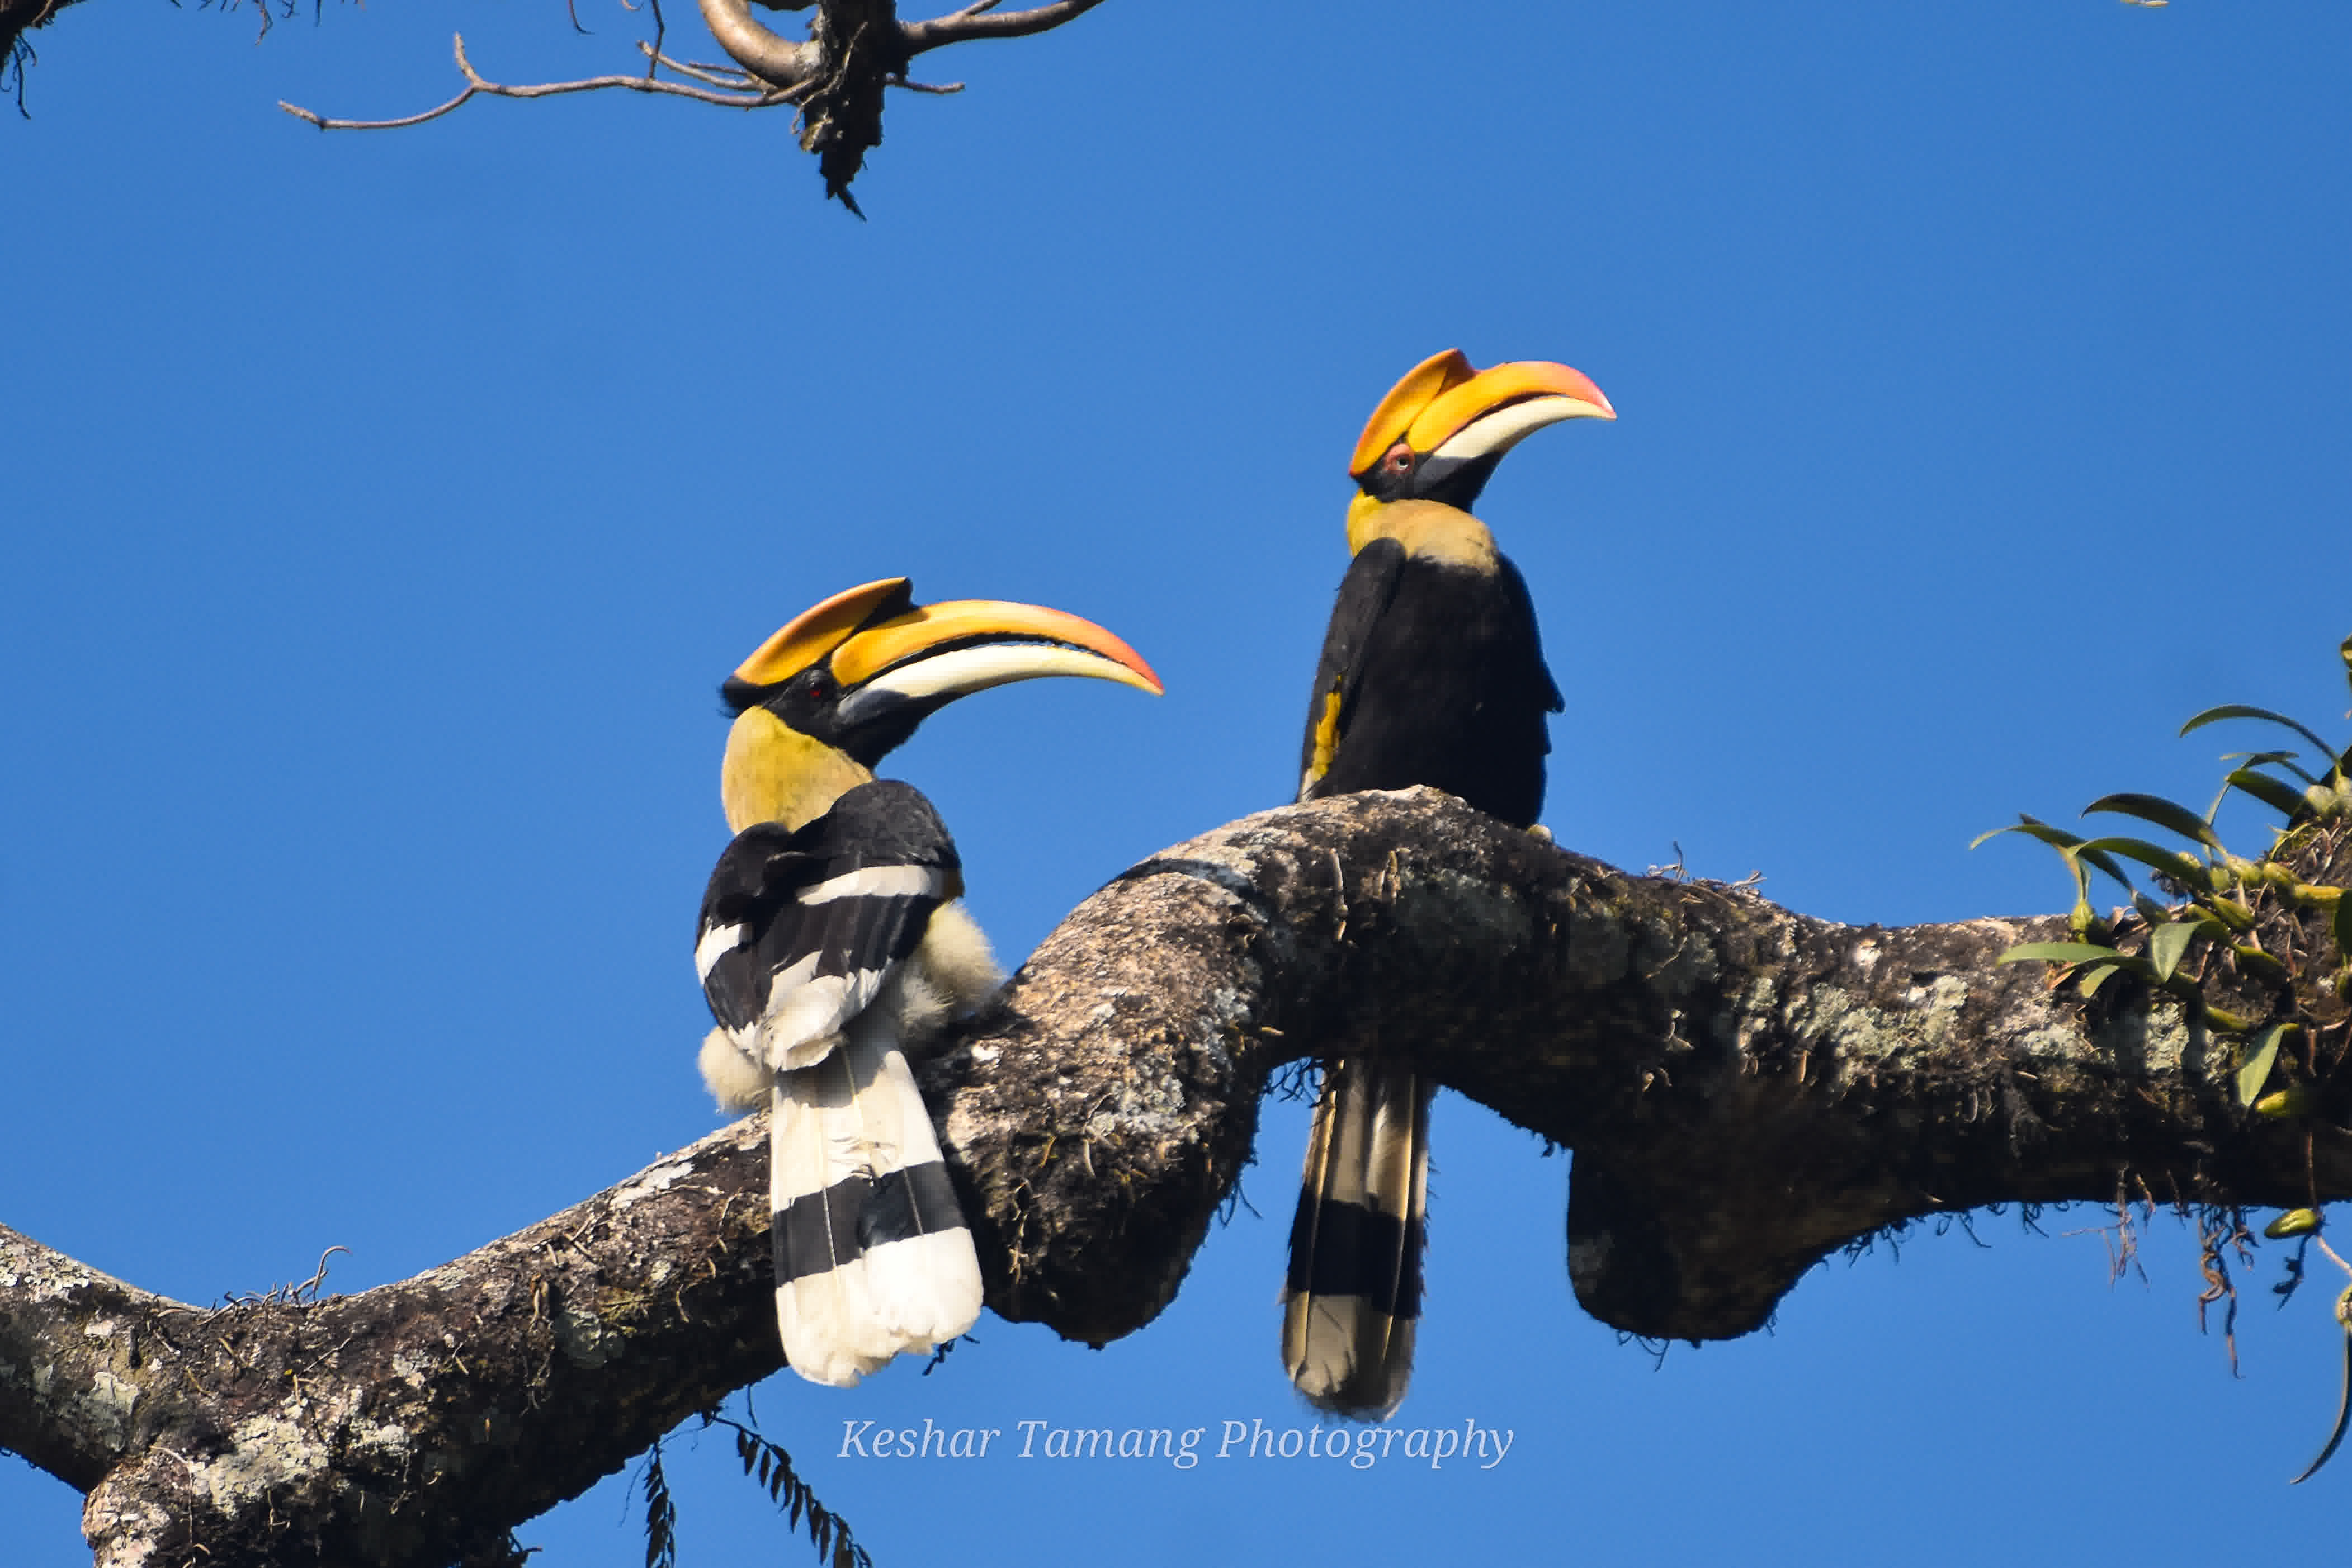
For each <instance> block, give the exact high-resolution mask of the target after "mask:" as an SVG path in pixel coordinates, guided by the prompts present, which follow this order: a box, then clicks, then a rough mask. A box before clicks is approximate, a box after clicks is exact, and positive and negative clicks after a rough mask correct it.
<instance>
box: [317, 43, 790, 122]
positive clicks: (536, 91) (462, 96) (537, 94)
mask: <svg viewBox="0 0 2352 1568" xmlns="http://www.w3.org/2000/svg"><path fill="white" fill-rule="evenodd" d="M456 41H457V68H458V69H459V70H461V71H463V72H464V73H465V75H466V90H465V91H463V92H461V93H459V94H458V95H457V97H455V98H453V99H451V100H449V101H448V102H446V103H444V104H440V105H438V106H436V107H435V108H432V109H428V110H425V111H424V112H423V113H421V114H410V115H404V116H403V117H402V118H400V119H398V120H331V119H329V118H328V117H327V116H325V115H323V114H319V113H316V112H314V111H313V110H308V109H300V108H297V107H296V106H295V105H293V104H290V103H288V102H286V101H284V100H279V101H278V108H280V109H282V110H285V111H286V112H287V113H289V114H290V115H293V116H294V117H295V118H296V119H298V120H307V121H310V123H311V124H313V125H315V126H317V127H318V128H319V129H320V130H321V131H396V130H399V129H400V128H401V127H403V126H408V125H422V124H424V123H425V121H428V120H438V119H439V118H441V116H443V115H445V114H446V113H448V112H449V111H450V110H454V109H456V108H457V107H458V106H460V105H461V104H463V103H464V102H465V101H466V100H467V99H470V98H472V97H473V96H474V95H475V94H476V93H488V94H490V95H491V96H492V97H495V98H551V97H553V96H555V95H556V94H558V93H566V92H594V91H597V90H598V89H604V88H622V89H626V90H628V91H630V92H653V93H661V94H664V95H666V96H668V97H671V98H686V99H691V100H694V101H695V102H697V103H716V104H719V105H722V106H724V107H726V108H730V109H769V108H772V107H774V106H775V105H777V104H780V103H791V102H793V101H794V100H796V99H798V98H799V97H800V96H801V91H802V89H793V88H779V89H767V90H763V91H760V92H751V91H749V90H746V91H743V92H712V91H709V90H708V89H704V88H698V87H688V86H685V85H684V84H682V83H679V82H674V81H663V80H661V79H658V78H656V77H653V76H651V75H646V76H637V75H635V73H632V74H630V75H628V76H597V77H586V78H583V79H581V80H578V81H547V82H533V83H530V84H528V85H526V86H520V87H513V86H508V85H506V84H504V83H501V82H494V81H489V80H487V79H484V78H483V77H482V76H481V75H480V74H479V73H478V72H477V71H476V70H475V69H474V68H473V65H472V63H471V62H470V61H468V60H467V58H466V39H465V36H464V35H463V34H460V35H458V36H457V40H456Z"/></svg>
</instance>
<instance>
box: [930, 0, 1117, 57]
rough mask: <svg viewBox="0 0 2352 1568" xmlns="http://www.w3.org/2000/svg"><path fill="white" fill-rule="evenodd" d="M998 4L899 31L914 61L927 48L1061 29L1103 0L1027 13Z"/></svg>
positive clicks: (1075, 0)
mask: <svg viewBox="0 0 2352 1568" xmlns="http://www.w3.org/2000/svg"><path fill="white" fill-rule="evenodd" d="M996 4H997V0H980V4H978V5H967V6H965V7H964V8H963V9H962V10H961V11H951V12H950V13H949V14H948V15H946V16H934V17H932V18H931V19H930V20H929V21H928V22H903V23H900V24H899V26H898V32H899V35H900V36H901V37H904V38H905V39H906V41H907V53H908V56H909V57H910V58H911V57H913V56H915V55H919V54H921V53H922V52H923V51H924V50H926V49H936V48H939V47H940V46H942V45H945V44H961V43H962V42H964V41H965V40H966V39H968V38H1021V37H1028V36H1029V35H1030V34H1032V33H1042V32H1044V31H1045V29H1046V28H1048V27H1058V26H1061V25H1062V24H1063V23H1065V22H1066V21H1068V20H1069V19H1070V18H1071V17H1073V16H1079V15H1082V14H1083V13H1085V12H1087V11H1091V10H1093V9H1094V8H1095V7H1096V6H1097V5H1101V4H1102V0H1057V4H1055V5H1039V6H1036V7H1034V8H1033V9H1031V10H1027V11H999V10H997V9H996Z"/></svg>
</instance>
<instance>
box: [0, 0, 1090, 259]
mask: <svg viewBox="0 0 2352 1568" xmlns="http://www.w3.org/2000/svg"><path fill="white" fill-rule="evenodd" d="M5 3H6V0H0V4H5ZM624 3H626V0H624ZM699 4H700V5H701V9H702V19H703V22H704V24H705V25H706V26H709V29H710V35H711V37H714V38H716V39H717V40H718V42H719V47H721V48H722V49H724V50H726V51H727V55H728V58H730V59H732V60H733V61H734V62H735V64H736V66H737V67H738V68H739V70H738V71H734V72H725V71H722V70H721V69H720V68H714V67H705V66H697V65H688V64H682V63H680V62H679V61H677V60H673V59H671V58H669V57H668V56H667V55H665V54H664V53H662V51H661V39H662V34H661V33H660V32H659V31H657V32H656V37H655V40H654V42H653V44H652V45H650V46H646V45H643V44H641V45H640V46H639V47H640V49H642V50H643V52H644V53H645V55H646V58H647V62H648V63H647V67H646V71H645V73H644V74H643V75H637V74H635V73H632V74H627V75H612V76H597V77H586V78H583V79H578V80H573V81H551V82H535V83H530V84H527V85H517V84H510V83H500V82H493V81H490V80H488V79H487V78H485V77H483V76H482V75H481V73H479V72H478V71H477V70H475V68H474V67H473V64H472V62H470V61H469V60H467V58H466V41H465V39H464V38H463V37H459V38H458V39H457V45H456V53H457V69H458V72H459V73H460V74H461V75H462V76H463V77H464V78H465V79H466V87H465V89H464V90H463V91H461V92H459V93H458V94H457V96H456V97H455V98H452V99H450V100H448V101H447V102H446V103H442V104H438V105H436V106H435V107H434V108H431V109H427V110H420V111H419V112H417V113H415V114H405V115H402V116H399V117H398V118H396V119H392V120H347V119H339V118H332V117H330V116H328V115H323V114H320V113H319V112H317V111H316V110H309V109H300V108H297V107H296V106H295V105H293V104H291V103H288V102H286V101H284V100H279V102H278V108H280V109H282V110H285V111H286V112H287V113H289V114H291V115H293V116H295V117H296V118H298V119H300V120H306V121H310V123H311V124H313V125H315V126H317V127H319V129H320V130H321V131H396V130H399V129H402V128H404V127H406V126H411V125H422V124H424V123H425V121H428V120H438V119H439V118H441V117H442V116H443V115H445V114H448V113H450V112H452V111H453V110H457V109H459V108H462V107H463V106H464V105H465V104H467V102H469V101H471V100H473V99H474V98H476V97H478V96H483V95H487V96H489V97H494V98H552V97H556V96H559V95H561V94H563V93H572V92H596V91H601V90H604V89H609V88H618V89H624V90H626V91H630V92H646V93H656V94H659V95H662V96H664V97H669V98H682V99H686V100H688V101H690V102H696V103H711V104H718V105H719V106H721V107H723V108H728V109H773V108H775V107H777V106H778V105H781V104H790V105H792V106H793V107H794V108H796V109H798V110H800V111H801V133H800V141H801V145H802V146H803V148H805V149H806V150H807V151H809V152H811V153H815V154H816V155H817V160H818V167H819V170H820V172H821V173H822V174H824V183H825V194H826V195H830V196H835V197H837V198H839V199H840V201H841V203H842V205H845V206H846V207H847V208H849V210H850V211H852V212H857V211H858V206H857V203H856V201H855V200H854V199H853V198H852V197H851V196H850V195H849V185H850V182H851V181H853V180H855V179H856V177H857V174H858V172H859V170H860V169H862V168H863V167H864V166H865V159H866V152H867V151H868V150H869V149H871V148H873V147H875V146H877V145H878V144H879V143H880V142H881V140H882V100H883V94H884V89H887V88H892V87H899V88H907V89H911V90H914V91H917V92H926V93H952V92H959V91H961V90H962V86H963V84H962V83H961V82H952V83H947V84H943V85H932V84H927V83H922V82H916V81H910V80H908V77H907V67H908V62H909V61H911V60H912V59H913V58H914V57H915V56H917V55H919V54H922V53H924V52H926V51H927V50H930V49H936V48H940V47H944V46H946V45H948V44H956V43H963V42H965V41H967V40H971V39H975V38H1015V37H1027V36H1028V35H1030V34H1033V33H1042V32H1045V30H1046V29H1048V28H1051V27H1057V26H1061V25H1062V24H1063V23H1064V22H1066V21H1068V20H1070V19H1071V18H1072V17H1074V16H1079V15H1080V14H1082V13H1084V12H1087V11H1090V10H1092V9H1093V8H1094V7H1095V6H1096V5H1099V4H1101V0H1058V3H1057V4H1055V5H1041V6H1037V7H1034V9H1031V10H1026V11H1008V12H999V11H997V10H996V9H995V6H996V4H997V0H981V3H980V4H978V5H971V6H967V7H966V8H964V9H963V10H961V11H956V12H951V13H950V14H949V15H947V16H935V17H933V18H931V19H930V20H929V21H925V22H901V21H899V20H898V15H897V11H896V8H895V5H894V0H799V3H798V4H794V3H792V0H761V4H763V5H770V6H772V8H774V9H779V10H803V9H806V8H808V7H809V6H810V5H814V7H815V10H816V15H815V16H814V18H813V19H812V20H811V22H810V24H809V36H808V37H806V38H804V39H801V40H799V41H794V40H793V39H790V38H786V37H783V36H782V35H781V34H779V33H777V32H775V31H774V30H773V29H772V28H770V27H769V26H767V25H766V24H764V23H762V22H761V21H759V20H758V19H757V18H755V17H754V16H752V15H751V0H699ZM655 22H656V28H657V29H658V28H660V27H661V26H663V24H662V23H661V17H660V8H659V6H658V5H656V7H655ZM663 70H667V71H669V72H670V73H672V75H674V76H677V77H680V78H684V80H679V81H672V80H667V79H664V78H663V77H662V76H661V75H660V74H659V73H660V72H661V71H663ZM695 83H699V84H701V85H699V86H697V85H693V84H695Z"/></svg>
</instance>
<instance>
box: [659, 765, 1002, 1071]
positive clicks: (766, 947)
mask: <svg viewBox="0 0 2352 1568" xmlns="http://www.w3.org/2000/svg"><path fill="white" fill-rule="evenodd" d="M962 890H963V879H962V866H961V861H959V860H958V859H957V858H956V851H955V843H954V841H953V840H952V839H950V837H948V830H947V826H946V825H945V824H943V823H941V822H940V817H939V813H937V812H936V811H934V810H932V809H931V803H930V802H929V801H927V800H925V799H924V798H923V796H922V793H921V792H920V791H919V790H917V789H916V788H915V787H914V786H913V785H911V784H900V783H898V782H897V781H895V780H884V781H878V782H877V783H874V784H860V785H859V786H858V787H857V788H856V789H854V790H851V791H850V792H849V793H847V794H846V795H843V796H842V797H841V798H840V799H839V800H837V801H835V802H834V804H833V809H832V810H830V811H828V812H826V813H825V814H824V816H820V817H818V818H817V819H816V820H815V821H814V822H811V823H809V824H807V825H806V826H803V827H801V828H799V829H798V830H791V829H787V828H785V827H784V826H783V825H782V824H781V823H774V822H763V823H757V824H754V825H753V826H750V827H747V828H745V829H744V830H743V831H742V832H741V833H739V834H737V835H736V836H735V840H734V842H733V843H731V844H730V845H728V846H727V849H726V852H725V853H724V854H722V855H720V856H719V864H718V866H717V867H716V868H714V869H713V870H712V871H711V873H710V885H709V889H707V890H706V891H705V892H704V893H703V897H702V918H701V921H700V923H699V925H698V927H697V930H696V933H695V938H696V939H695V954H694V956H695V967H696V968H697V969H698V970H699V971H700V972H701V975H702V990H703V994H704V995H705V996H706V997H707V998H708V999H709V1003H710V1011H711V1013H712V1015H713V1016H716V1017H717V1018H718V1020H719V1023H720V1024H721V1025H723V1026H725V1027H726V1029H727V1030H728V1032H729V1034H730V1035H731V1036H733V1037H734V1038H735V1043H736V1044H737V1046H738V1047H740V1048H742V1049H743V1050H744V1051H745V1053H746V1054H748V1055H750V1056H751V1057H752V1058H754V1059H757V1060H765V1061H766V1062H767V1063H768V1065H769V1066H771V1067H774V1068H784V1067H796V1066H804V1065H806V1064H805V1063H804V1062H798V1061H792V1060H788V1059H786V1058H788V1056H789V1054H790V1053H791V1052H792V1051H793V1050H794V1049H795V1048H796V1047H801V1046H804V1045H806V1044H808V1043H810V1042H812V1041H814V1040H820V1039H823V1038H825V1037H828V1036H831V1035H834V1034H835V1033H838V1032H839V1031H840V1029H841V1028H842V1027H843V1026H845V1025H846V1024H847V1023H848V1022H849V1020H850V1019H852V1018H854V1017H856V1016H857V1015H858V1014H859V1013H860V1012H861V1011H863V1010H864V1009H865V1008H866V1005H868V1004H869V1003H871V1002H872V1001H873V1000H874V998H875V995H876V994H877V993H878V992H879V991H880V990H881V989H882V986H883V984H885V983H886V982H887V980H888V978H889V975H890V972H891V970H892V969H894V968H895V967H897V965H898V964H899V963H902V962H903V961H904V960H905V959H906V957H907V955H908V953H911V952H914V951H915V948H916V946H917V944H918V943H919V942H921V941H922V939H923V929H924V927H925V926H926V925H928V924H929V921H930V918H931V911H932V910H935V909H937V908H939V906H940V905H941V904H943V903H945V902H947V901H948V900H950V899H953V898H955V897H956V896H957V895H958V894H960V893H961V892H962ZM763 1026H765V1027H764V1028H763ZM762 1035H764V1036H765V1037H766V1038H765V1040H764V1042H762V1041H761V1036H762Z"/></svg>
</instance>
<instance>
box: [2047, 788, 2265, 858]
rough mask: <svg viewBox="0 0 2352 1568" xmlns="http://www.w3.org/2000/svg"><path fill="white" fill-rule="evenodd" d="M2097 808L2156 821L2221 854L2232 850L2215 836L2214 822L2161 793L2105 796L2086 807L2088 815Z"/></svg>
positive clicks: (2131, 791) (2122, 793)
mask: <svg viewBox="0 0 2352 1568" xmlns="http://www.w3.org/2000/svg"><path fill="white" fill-rule="evenodd" d="M2095 811H2112V812H2116V813H2118V814H2120V815H2122V816H2137V817H2138V818H2139V819H2140V820H2141V821H2142V822H2153V823H2155V824H2156V825H2157V826H2158V827H2161V828H2163V829H2165V830H2166V831H2167V832H2170V833H2178V834H2179V835H2180V837H2183V838H2193V839H2195V840H2196V841H2197V842H2198V843H2200V844H2202V845H2204V846H2205V847H2208V848H2210V849H2211V850H2213V851H2214V852H2215V853H2217V854H2224V855H2226V854H2227V853H2229V851H2227V850H2226V849H2223V848H2222V847H2221V839H2220V838H2218V837H2215V836H2214V832H2213V825H2212V824H2211V823H2209V822H2207V821H2206V820H2205V819H2204V818H2203V817H2201V816H2198V815H2197V814H2196V813H2195V812H2193V811H2191V810H2189V808H2188V807H2187V806H2185V805H2180V804H2179V802H2178V801H2169V800H2167V799H2165V798H2164V797H2163V796H2162V795H2142V794H2140V793H2138V792H2137V791H2136V790H2125V791H2123V792H2121V793H2120V794H2117V795H2101V796H2100V797H2099V798H2098V799H2096V800H2095V801H2093V802H2092V803H2091V804H2090V805H2086V806H2084V808H2083V815H2084V816H2090V815H2091V813H2093V812H2095Z"/></svg>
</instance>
